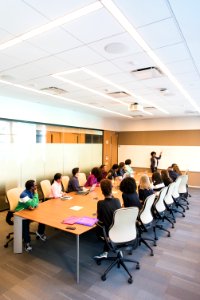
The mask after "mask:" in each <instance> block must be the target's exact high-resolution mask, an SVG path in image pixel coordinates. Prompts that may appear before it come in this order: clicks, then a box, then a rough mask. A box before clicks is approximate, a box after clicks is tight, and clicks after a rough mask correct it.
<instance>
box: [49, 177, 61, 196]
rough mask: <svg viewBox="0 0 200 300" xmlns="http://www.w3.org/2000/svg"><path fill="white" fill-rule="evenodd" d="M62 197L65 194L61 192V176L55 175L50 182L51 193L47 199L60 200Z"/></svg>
mask: <svg viewBox="0 0 200 300" xmlns="http://www.w3.org/2000/svg"><path fill="white" fill-rule="evenodd" d="M64 195H65V193H64V192H63V191H62V174H61V173H56V174H55V175H54V178H53V180H52V185H51V193H50V195H49V198H60V197H62V196H64Z"/></svg>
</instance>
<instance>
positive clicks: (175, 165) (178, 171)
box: [172, 164, 182, 176]
mask: <svg viewBox="0 0 200 300" xmlns="http://www.w3.org/2000/svg"><path fill="white" fill-rule="evenodd" d="M172 168H173V171H174V172H176V173H177V174H178V176H179V175H182V172H181V170H180V169H179V166H178V165H177V164H172Z"/></svg>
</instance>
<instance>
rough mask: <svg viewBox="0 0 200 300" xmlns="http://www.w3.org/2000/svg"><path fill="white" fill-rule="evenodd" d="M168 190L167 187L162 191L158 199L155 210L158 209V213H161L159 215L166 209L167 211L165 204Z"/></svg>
mask: <svg viewBox="0 0 200 300" xmlns="http://www.w3.org/2000/svg"><path fill="white" fill-rule="evenodd" d="M167 190H168V187H167V186H165V187H164V188H162V190H161V191H160V194H159V195H158V198H157V200H156V203H155V208H156V210H157V212H159V213H161V212H163V211H165V209H166V207H165V204H164V198H165V195H166V193H167Z"/></svg>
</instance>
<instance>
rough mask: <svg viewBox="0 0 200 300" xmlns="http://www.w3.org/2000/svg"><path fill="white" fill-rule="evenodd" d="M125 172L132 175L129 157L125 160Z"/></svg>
mask: <svg viewBox="0 0 200 300" xmlns="http://www.w3.org/2000/svg"><path fill="white" fill-rule="evenodd" d="M125 172H126V174H127V175H128V176H130V177H134V171H133V169H132V167H131V160H130V159H126V160H125Z"/></svg>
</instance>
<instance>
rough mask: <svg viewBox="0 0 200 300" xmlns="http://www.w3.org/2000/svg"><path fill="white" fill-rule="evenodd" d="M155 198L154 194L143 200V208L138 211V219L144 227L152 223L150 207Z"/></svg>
mask: <svg viewBox="0 0 200 300" xmlns="http://www.w3.org/2000/svg"><path fill="white" fill-rule="evenodd" d="M155 197H156V195H155V194H152V195H150V196H148V197H147V198H146V199H145V201H144V204H143V207H142V209H141V211H140V216H139V219H140V221H141V222H142V223H143V224H144V225H145V224H149V223H151V222H152V221H153V215H152V212H151V209H152V205H153V203H154V200H155Z"/></svg>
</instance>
